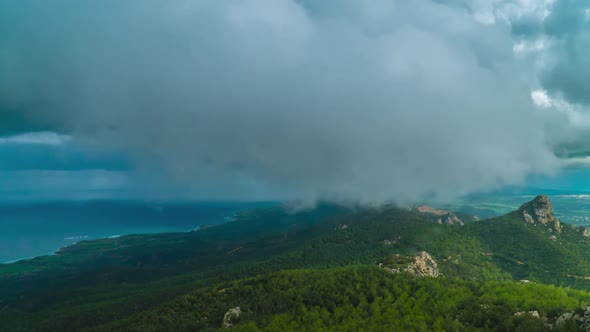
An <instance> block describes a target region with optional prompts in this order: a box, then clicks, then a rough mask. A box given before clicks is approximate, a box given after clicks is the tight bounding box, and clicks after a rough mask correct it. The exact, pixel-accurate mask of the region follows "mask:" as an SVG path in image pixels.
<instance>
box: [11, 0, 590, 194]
mask: <svg viewBox="0 0 590 332" xmlns="http://www.w3.org/2000/svg"><path fill="white" fill-rule="evenodd" d="M523 3H527V2H525V1H523V2H521V1H515V2H514V3H512V6H508V5H506V1H503V2H498V1H489V2H487V1H479V2H462V1H431V0H416V1H385V0H374V1H360V0H358V1H355V0H346V1H294V0H256V1H245V0H234V1H219V0H202V1H189V0H174V1H152V0H141V1H118V0H117V1H113V0H103V1H80V0H77V1H74V0H72V1H67V0H54V1H51V2H48V1H40V0H39V1H33V0H14V1H10V0H9V1H3V2H2V3H0V31H2V32H1V33H2V36H3V38H1V39H0V73H1V75H0V114H3V115H0V119H2V117H3V116H4V117H5V118H6V119H8V118H10V119H12V120H11V121H12V122H14V126H13V125H11V126H7V127H9V128H6V130H7V131H10V130H9V129H11V128H13V127H17V126H20V127H25V128H26V127H27V126H30V127H31V128H33V127H39V128H43V129H46V128H51V129H52V130H54V131H57V132H60V133H64V134H68V135H71V136H72V137H73V138H74V139H82V140H88V141H92V142H93V144H100V145H101V146H103V147H106V148H111V149H113V150H116V151H124V152H125V153H127V154H128V155H129V156H130V158H131V160H132V162H133V163H134V168H135V169H136V170H137V174H140V176H144V177H145V178H146V179H151V180H150V181H151V182H154V183H160V182H162V181H174V182H176V183H179V184H182V186H184V187H186V188H189V189H187V193H189V195H195V196H198V197H207V196H208V195H209V196H215V197H218V198H223V197H230V198H240V197H241V198H248V197H249V195H250V196H255V197H266V196H267V197H274V198H298V199H303V200H308V201H314V200H317V199H337V200H353V201H361V202H384V201H397V202H412V201H418V200H421V199H424V198H427V197H428V198H438V199H445V198H450V197H456V196H460V195H463V194H466V193H470V192H473V191H480V190H487V189H494V188H497V187H499V186H502V185H512V184H521V183H523V181H524V180H525V179H526V177H527V176H529V175H531V174H550V173H553V172H555V171H557V170H558V168H559V166H560V165H561V162H560V161H559V160H558V158H557V157H556V156H555V152H554V150H555V147H556V146H557V145H558V144H557V143H556V141H551V139H554V140H557V139H562V138H563V136H562V135H553V136H551V135H548V134H547V123H548V122H547V118H548V116H547V115H546V114H544V112H539V109H538V106H535V105H534V104H533V102H532V100H531V89H533V88H535V87H534V84H536V83H538V82H536V81H534V80H531V76H533V77H534V76H535V75H536V74H537V73H539V72H540V71H538V68H537V67H535V66H534V64H528V63H527V60H526V59H524V60H523V58H522V57H520V58H519V57H518V56H517V55H515V43H518V42H521V43H524V44H523V45H529V44H530V43H532V42H533V41H534V40H536V39H538V38H540V37H539V36H541V35H542V34H544V33H545V32H539V31H540V30H539V29H544V28H542V26H543V25H544V24H545V23H544V22H545V21H544V20H546V19H543V18H539V15H541V16H544V14H543V13H544V12H543V10H545V9H547V8H553V7H547V6H550V4H545V6H544V7H539V8H537V7H534V8H533V7H530V6H529V7H526V6H525V5H524V4H523ZM474 4H477V5H474ZM539 13H540V14H539ZM535 15H536V16H535ZM545 16H546V15H545ZM531 17H532V18H531ZM525 18H529V19H530V20H531V22H532V21H534V22H537V23H535V24H537V25H525V23H523V22H524V21H523V20H524V19H525ZM533 18H534V19H533ZM535 20H536V21H535ZM519 24H520V27H521V28H519ZM525 26H526V27H528V28H529V30H531V31H532V32H530V33H529V34H527V35H526V36H525V37H523V36H524V33H521V32H518V31H524V30H525ZM539 26H541V28H539ZM518 29H521V30H518ZM556 33H557V32H556ZM568 38H583V37H568ZM584 38H587V37H584ZM584 40H585V39H584ZM563 42H564V43H568V41H567V38H564V39H563ZM578 44H579V42H577V41H576V42H572V45H573V46H572V47H573V50H575V47H574V46H575V45H578ZM571 54H574V53H571ZM527 59H528V58H527ZM584 61H588V60H584ZM583 64H584V63H582V65H583ZM560 65H561V66H566V64H565V62H563V63H561V62H559V61H558V62H557V63H556V64H555V66H554V67H553V68H554V69H552V70H555V71H559V72H560V73H565V74H563V75H566V78H559V77H558V76H556V74H555V73H553V72H552V71H551V70H548V71H544V72H546V73H547V74H546V75H547V76H545V77H543V79H542V80H539V82H540V83H539V84H540V85H541V87H544V88H545V89H551V90H552V91H553V90H556V91H560V92H561V93H562V94H563V95H564V96H565V98H571V99H572V101H576V102H585V100H584V99H583V98H584V97H583V96H581V95H580V94H579V93H578V92H577V91H574V90H571V91H570V90H567V91H568V92H567V93H566V90H565V89H566V86H567V84H568V82H569V80H574V79H582V78H571V79H570V78H569V76H567V75H569V74H567V73H568V70H567V68H565V69H560V68H559V66H560ZM587 68H590V67H587ZM570 72H573V71H570ZM572 75H573V74H572ZM586 76H587V77H590V76H588V75H586ZM555 82H559V83H555ZM15 114H17V115H15ZM555 116H557V117H558V121H566V120H564V117H563V116H562V115H555ZM550 117H551V116H549V118H550ZM14 119H16V120H14ZM17 120H18V121H17ZM23 123H24V124H23ZM12 131H14V130H12ZM150 181H147V180H146V182H150ZM211 188H215V189H214V190H215V192H208V191H210V190H212V189H211Z"/></svg>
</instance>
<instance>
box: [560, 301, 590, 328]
mask: <svg viewBox="0 0 590 332" xmlns="http://www.w3.org/2000/svg"><path fill="white" fill-rule="evenodd" d="M572 320H573V321H575V323H576V325H578V327H579V329H580V330H581V331H589V332H590V307H582V308H580V309H578V310H576V311H572V312H566V313H564V314H562V315H561V316H559V317H558V318H557V320H556V321H555V327H556V328H560V327H563V326H564V325H566V323H567V322H568V321H572Z"/></svg>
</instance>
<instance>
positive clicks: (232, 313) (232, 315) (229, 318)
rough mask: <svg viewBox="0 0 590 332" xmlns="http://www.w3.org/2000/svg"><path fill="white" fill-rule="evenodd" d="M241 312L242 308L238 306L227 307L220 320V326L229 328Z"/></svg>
mask: <svg viewBox="0 0 590 332" xmlns="http://www.w3.org/2000/svg"><path fill="white" fill-rule="evenodd" d="M241 314H242V310H241V309H240V307H235V308H231V309H229V310H228V311H227V312H226V313H225V315H223V321H222V322H221V327H222V328H224V329H229V328H230V327H232V325H233V323H235V321H236V319H238V318H240V315H241Z"/></svg>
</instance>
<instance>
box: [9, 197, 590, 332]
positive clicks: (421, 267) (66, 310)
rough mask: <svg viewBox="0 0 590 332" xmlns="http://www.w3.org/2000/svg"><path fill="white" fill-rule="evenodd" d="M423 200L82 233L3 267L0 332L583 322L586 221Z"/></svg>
mask: <svg viewBox="0 0 590 332" xmlns="http://www.w3.org/2000/svg"><path fill="white" fill-rule="evenodd" d="M431 212H432V211H426V212H424V211H420V210H419V209H410V210H408V209H400V208H396V207H393V206H384V207H380V208H354V209H353V208H344V207H339V206H332V205H322V206H319V207H318V208H316V209H314V210H310V211H302V212H297V213H293V212H290V211H288V210H285V209H282V208H264V209H258V210H253V211H246V212H243V213H241V214H240V215H239V216H238V218H237V219H236V220H235V221H233V222H229V223H226V224H222V225H216V226H211V227H203V228H201V229H199V230H198V231H195V232H189V233H171V234H156V235H134V236H126V237H121V238H115V239H104V240H99V241H83V242H80V243H78V244H76V245H74V246H71V247H67V248H65V249H64V250H62V251H61V252H59V253H58V254H57V255H53V256H45V257H39V258H35V259H32V260H26V261H21V262H18V263H14V264H8V265H2V266H0V326H1V327H2V329H0V330H7V331H19V330H21V331H27V330H47V331H72V330H85V329H88V330H98V331H117V330H123V331H128V330H137V331H149V330H152V331H162V330H163V331H166V330H170V331H183V330H185V331H200V330H216V329H224V328H229V329H232V330H237V331H258V330H268V331H275V330H293V331H299V330H309V331H316V330H322V329H325V330H335V331H343V330H344V331H346V330H348V331H356V330H365V331H374V330H422V331H428V330H440V331H442V330H450V331H453V330H456V331H460V330H505V331H510V330H524V331H541V330H577V329H579V328H581V327H583V328H585V327H586V325H585V324H586V319H585V315H586V311H585V310H586V309H585V306H587V305H590V293H588V291H590V280H589V279H590V239H589V238H588V230H587V229H585V228H580V227H575V226H572V225H568V224H564V223H561V222H560V221H559V220H558V219H556V218H555V217H554V215H553V211H552V207H551V202H550V201H549V199H548V198H547V197H546V196H539V197H537V198H535V199H534V200H533V201H531V202H528V203H525V204H524V205H523V206H522V207H521V208H520V209H518V210H517V211H514V212H512V213H509V214H507V215H505V216H503V217H498V218H493V219H487V220H472V219H471V218H470V217H469V216H465V215H462V214H453V216H454V218H457V219H460V220H461V222H460V223H459V222H453V223H446V222H442V220H440V222H439V219H440V218H437V217H436V216H433V214H432V213H431ZM437 213H438V212H437ZM445 215H446V214H445ZM447 216H448V215H447ZM451 218H452V217H451ZM561 287H566V288H561ZM588 318H589V319H588V322H589V324H590V310H588Z"/></svg>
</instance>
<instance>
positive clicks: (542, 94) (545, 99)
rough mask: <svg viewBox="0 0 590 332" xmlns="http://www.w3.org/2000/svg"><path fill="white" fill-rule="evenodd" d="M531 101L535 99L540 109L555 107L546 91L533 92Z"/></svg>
mask: <svg viewBox="0 0 590 332" xmlns="http://www.w3.org/2000/svg"><path fill="white" fill-rule="evenodd" d="M531 99H533V102H534V103H535V105H537V106H540V107H551V105H553V103H552V102H551V99H550V98H549V96H548V95H547V91H545V90H534V91H533V92H531Z"/></svg>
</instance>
